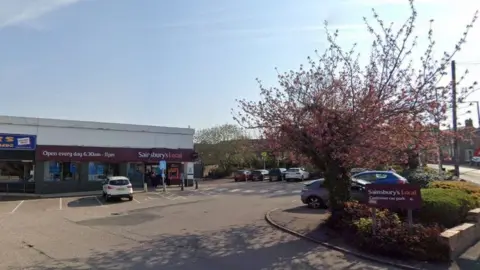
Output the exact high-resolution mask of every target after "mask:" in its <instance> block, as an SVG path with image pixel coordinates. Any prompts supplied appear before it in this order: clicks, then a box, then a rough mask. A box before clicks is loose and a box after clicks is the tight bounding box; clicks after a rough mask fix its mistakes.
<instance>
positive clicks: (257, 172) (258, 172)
mask: <svg viewBox="0 0 480 270" xmlns="http://www.w3.org/2000/svg"><path fill="white" fill-rule="evenodd" d="M252 174H262V171H253V172H252Z"/></svg>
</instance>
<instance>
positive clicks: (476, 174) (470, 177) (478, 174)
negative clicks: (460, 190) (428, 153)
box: [428, 164, 480, 185]
mask: <svg viewBox="0 0 480 270" xmlns="http://www.w3.org/2000/svg"><path fill="white" fill-rule="evenodd" d="M428 167H430V168H434V169H438V165H437V164H428ZM443 167H444V168H445V169H446V170H453V169H454V166H453V165H443ZM460 178H461V179H464V180H466V181H468V182H472V183H475V184H478V185H480V169H478V168H471V167H465V166H460Z"/></svg>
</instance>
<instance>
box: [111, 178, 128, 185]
mask: <svg viewBox="0 0 480 270" xmlns="http://www.w3.org/2000/svg"><path fill="white" fill-rule="evenodd" d="M108 184H109V185H112V186H126V185H130V181H128V180H126V179H119V180H110V182H109V183H108Z"/></svg>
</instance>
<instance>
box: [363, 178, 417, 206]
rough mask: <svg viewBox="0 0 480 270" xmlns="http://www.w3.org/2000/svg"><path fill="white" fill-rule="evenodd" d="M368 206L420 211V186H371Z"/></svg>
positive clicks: (368, 194)
mask: <svg viewBox="0 0 480 270" xmlns="http://www.w3.org/2000/svg"><path fill="white" fill-rule="evenodd" d="M365 189H366V192H367V196H368V201H367V204H368V205H369V206H371V207H375V208H397V209H418V208H420V207H421V206H422V194H421V193H420V186H418V185H412V184H397V185H395V184H390V185H379V184H369V185H366V186H365Z"/></svg>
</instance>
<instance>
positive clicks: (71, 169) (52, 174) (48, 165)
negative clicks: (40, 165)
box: [43, 161, 79, 182]
mask: <svg viewBox="0 0 480 270" xmlns="http://www.w3.org/2000/svg"><path fill="white" fill-rule="evenodd" d="M44 172H45V173H44V177H43V180H44V181H47V182H65V181H78V179H79V175H78V163H77V162H57V161H49V162H45V170H44Z"/></svg>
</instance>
